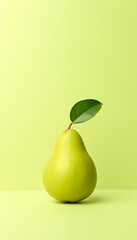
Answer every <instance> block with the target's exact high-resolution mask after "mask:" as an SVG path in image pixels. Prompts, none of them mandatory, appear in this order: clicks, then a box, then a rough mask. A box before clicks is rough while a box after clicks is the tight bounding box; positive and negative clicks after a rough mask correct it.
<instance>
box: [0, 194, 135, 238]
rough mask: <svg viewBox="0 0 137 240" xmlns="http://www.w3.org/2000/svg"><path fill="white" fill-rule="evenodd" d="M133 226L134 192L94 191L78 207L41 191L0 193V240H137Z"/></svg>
mask: <svg viewBox="0 0 137 240" xmlns="http://www.w3.org/2000/svg"><path fill="white" fill-rule="evenodd" d="M136 223H137V191H136V190H113V191H112V190H97V191H95V192H94V194H93V196H92V197H89V198H87V200H85V201H83V202H80V203H79V204H75V203H74V204H61V203H59V202H57V201H54V200H53V199H51V198H50V197H49V196H47V195H46V192H45V191H1V192H0V239H1V240H9V239H14V240H18V239H20V240H24V239H25V240H37V239H40V240H45V239H51V240H54V239H57V240H64V239H66V240H70V239H72V240H75V239H79V240H83V239H85V238H86V239H87V240H91V239H94V240H100V239H105V240H110V239H111V240H116V239H117V240H129V239H137V228H136Z"/></svg>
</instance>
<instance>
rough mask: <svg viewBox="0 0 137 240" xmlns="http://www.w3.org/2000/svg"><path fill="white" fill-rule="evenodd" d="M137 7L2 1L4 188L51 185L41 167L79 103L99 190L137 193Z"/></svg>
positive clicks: (0, 166) (0, 163)
mask: <svg viewBox="0 0 137 240" xmlns="http://www.w3.org/2000/svg"><path fill="white" fill-rule="evenodd" d="M136 12H137V1H136V0H97V1H93V0H85V1H81V0H80V1H79V0H73V1H72V0H66V1H64V0H58V1H57V0H21V1H18V0H13V1H11V0H2V1H1V26H0V30H1V33H0V34H1V39H0V41H1V44H0V46H1V50H0V51H1V54H0V58H1V59H0V61H1V74H0V75H1V76H0V189H1V190H19V189H20V190H23V189H26V190H27V189H30V190H31V189H32V190H34V189H36V190H39V189H43V185H42V170H43V167H44V165H45V163H46V161H47V160H48V159H49V157H50V155H51V153H52V151H53V148H54V145H55V141H56V138H57V136H58V135H59V134H60V132H61V131H63V130H64V129H66V128H67V127H68V124H69V111H70V109H71V107H72V105H73V104H74V103H76V102H77V101H79V100H82V99H85V98H95V99H97V100H99V101H101V102H102V103H103V107H102V110H101V111H100V112H99V113H98V114H97V116H95V118H93V119H92V120H90V121H89V122H87V123H83V124H79V125H75V126H73V127H74V128H75V129H76V130H77V131H78V132H79V133H80V135H81V136H82V138H83V140H84V142H85V145H86V147H87V150H88V152H89V153H90V155H91V156H92V158H93V161H94V163H95V165H96V167H97V171H98V184H97V188H99V189H102V188H104V189H105V188H106V189H109V188H111V189H115V188H118V189H121V188H124V189H125V188H129V189H133V188H137V175H136V169H137V150H136V149H137V147H136V143H137V124H136V123H137V111H136V102H137V94H136V92H137V91H136V90H137V70H136V63H137V44H136V43H137V31H136V28H137V14H136Z"/></svg>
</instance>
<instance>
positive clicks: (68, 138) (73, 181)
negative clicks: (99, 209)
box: [43, 129, 97, 202]
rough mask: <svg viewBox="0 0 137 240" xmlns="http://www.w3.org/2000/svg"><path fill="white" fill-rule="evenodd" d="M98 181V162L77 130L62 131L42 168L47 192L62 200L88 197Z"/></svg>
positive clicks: (74, 200) (67, 200)
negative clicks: (92, 156) (90, 154)
mask: <svg viewBox="0 0 137 240" xmlns="http://www.w3.org/2000/svg"><path fill="white" fill-rule="evenodd" d="M96 182H97V173H96V168H95V165H94V163H93V161H92V159H91V157H90V156H89V154H88V152H87V150H86V148H85V145H84V143H83V140H82V138H81V136H80V135H79V134H78V132H77V131H75V130H73V129H69V130H66V131H63V132H62V133H61V134H60V135H59V137H58V139H57V142H56V145H55V149H54V151H53V154H52V156H51V158H50V159H49V161H48V162H47V164H46V166H45V168H44V171H43V183H44V186H45V188H46V190H47V192H48V193H49V194H50V195H51V196H52V197H53V198H55V199H57V200H59V201H62V202H77V201H80V200H82V199H85V198H87V197H88V196H89V195H90V194H91V193H92V192H93V190H94V188H95V186H96Z"/></svg>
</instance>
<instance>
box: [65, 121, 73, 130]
mask: <svg viewBox="0 0 137 240" xmlns="http://www.w3.org/2000/svg"><path fill="white" fill-rule="evenodd" d="M71 126H72V122H71V123H70V124H69V126H68V128H67V130H66V131H68V130H69V129H70V128H71Z"/></svg>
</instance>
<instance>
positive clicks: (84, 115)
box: [70, 99, 102, 124]
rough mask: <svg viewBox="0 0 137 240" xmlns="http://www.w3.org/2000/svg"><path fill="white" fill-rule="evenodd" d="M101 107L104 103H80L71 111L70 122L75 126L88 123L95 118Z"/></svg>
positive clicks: (86, 101)
mask: <svg viewBox="0 0 137 240" xmlns="http://www.w3.org/2000/svg"><path fill="white" fill-rule="evenodd" d="M101 107H102V103H101V102H99V101H97V100H94V99H86V100H82V101H79V102H77V103H76V104H75V105H74V106H73V107H72V109H71V111H70V120H71V121H72V123H73V124H76V123H83V122H86V121H88V120H89V119H90V118H93V117H94V116H95V115H96V114H97V112H98V111H99V110H100V109H101Z"/></svg>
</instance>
